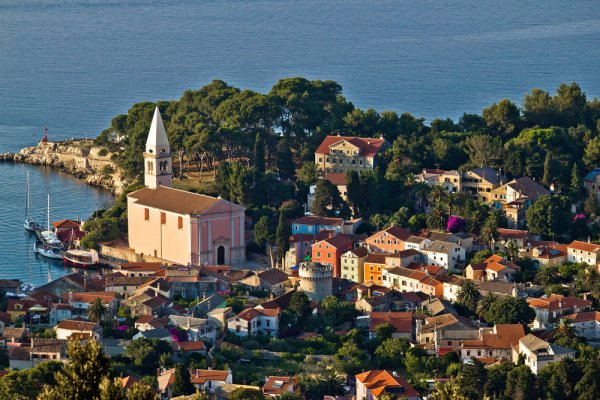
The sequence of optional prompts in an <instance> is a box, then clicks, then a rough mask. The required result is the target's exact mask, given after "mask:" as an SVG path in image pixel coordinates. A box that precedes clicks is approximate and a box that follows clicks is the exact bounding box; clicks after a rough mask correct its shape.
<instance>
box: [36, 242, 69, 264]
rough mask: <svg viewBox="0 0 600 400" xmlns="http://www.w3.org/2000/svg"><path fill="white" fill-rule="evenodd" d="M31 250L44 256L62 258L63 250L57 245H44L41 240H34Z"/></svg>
mask: <svg viewBox="0 0 600 400" xmlns="http://www.w3.org/2000/svg"><path fill="white" fill-rule="evenodd" d="M33 251H34V252H36V253H38V254H39V255H41V256H44V257H46V258H53V259H55V260H62V259H63V251H62V250H61V249H59V248H57V247H49V246H46V245H44V243H42V242H41V241H36V242H35V244H34V245H33Z"/></svg>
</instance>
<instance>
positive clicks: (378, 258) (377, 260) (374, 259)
mask: <svg viewBox="0 0 600 400" xmlns="http://www.w3.org/2000/svg"><path fill="white" fill-rule="evenodd" d="M365 262H366V263H371V264H385V254H379V253H370V254H369V255H368V256H367V258H365Z"/></svg>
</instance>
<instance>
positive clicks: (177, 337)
mask: <svg viewBox="0 0 600 400" xmlns="http://www.w3.org/2000/svg"><path fill="white" fill-rule="evenodd" d="M167 330H168V331H169V333H170V334H171V339H173V341H174V342H187V341H188V334H187V332H186V331H184V330H183V329H181V328H179V327H175V326H173V327H171V328H167Z"/></svg>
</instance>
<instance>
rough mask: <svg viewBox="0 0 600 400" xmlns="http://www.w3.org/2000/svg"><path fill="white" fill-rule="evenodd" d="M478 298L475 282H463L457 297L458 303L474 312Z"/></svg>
mask: <svg viewBox="0 0 600 400" xmlns="http://www.w3.org/2000/svg"><path fill="white" fill-rule="evenodd" d="M478 298H479V292H478V291H477V288H476V287H475V284H474V283H473V281H472V280H470V279H466V280H465V281H463V283H462V284H461V285H460V289H459V290H458V293H457V295H456V302H457V303H458V304H460V305H461V306H463V307H467V308H468V309H469V310H473V311H474V310H475V305H476V304H477V299H478Z"/></svg>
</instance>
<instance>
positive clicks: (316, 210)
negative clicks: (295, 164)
mask: <svg viewBox="0 0 600 400" xmlns="http://www.w3.org/2000/svg"><path fill="white" fill-rule="evenodd" d="M311 211H312V213H313V214H315V215H318V216H320V217H339V218H349V217H350V214H351V212H350V207H348V204H347V203H346V202H345V201H344V200H343V199H342V196H341V195H340V191H339V190H338V188H337V186H335V185H334V184H333V183H331V182H329V181H328V180H326V179H319V180H318V181H317V187H316V188H315V201H314V203H313V206H312V209H311Z"/></svg>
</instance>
